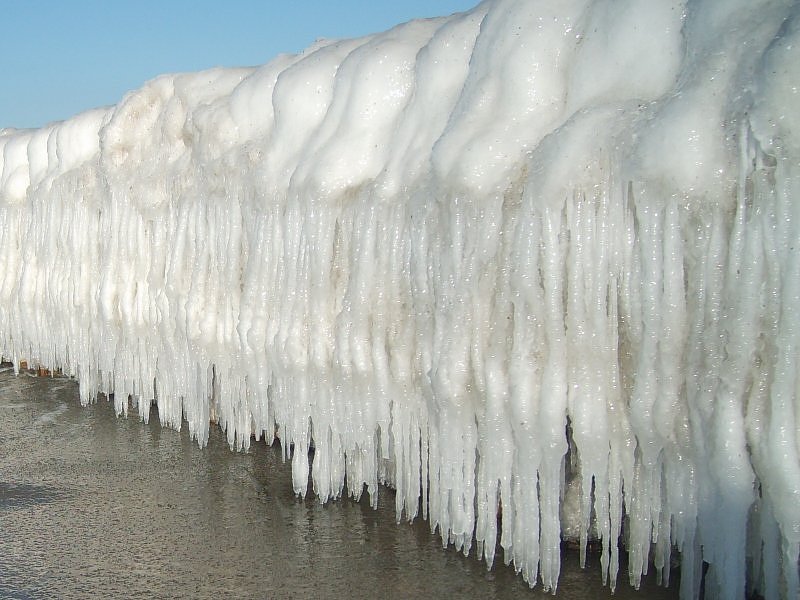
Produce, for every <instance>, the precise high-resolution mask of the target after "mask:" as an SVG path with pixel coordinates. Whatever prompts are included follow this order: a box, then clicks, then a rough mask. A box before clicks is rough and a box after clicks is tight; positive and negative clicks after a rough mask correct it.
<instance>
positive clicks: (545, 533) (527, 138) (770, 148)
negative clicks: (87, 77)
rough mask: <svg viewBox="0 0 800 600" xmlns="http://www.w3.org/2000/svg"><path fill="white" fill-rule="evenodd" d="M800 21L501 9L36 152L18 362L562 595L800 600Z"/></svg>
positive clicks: (1, 286) (162, 102) (35, 136)
mask: <svg viewBox="0 0 800 600" xmlns="http://www.w3.org/2000/svg"><path fill="white" fill-rule="evenodd" d="M799 26H800V8H799V7H798V5H797V4H796V3H792V2H780V1H760V2H759V1H748V2H743V1H737V0H728V1H725V2H719V1H715V0H706V1H695V2H666V1H665V2H658V3H653V2H647V1H638V2H637V1H633V0H629V1H614V2H612V1H594V2H581V1H567V2H543V1H522V0H517V1H511V0H508V1H501V0H497V1H487V2H484V3H482V4H480V5H479V6H478V7H476V8H475V9H474V10H473V11H470V12H468V13H464V14H460V15H455V16H452V17H449V18H443V19H434V20H427V21H418V22H412V23H408V24H405V25H401V26H398V27H397V28H395V29H393V30H390V31H388V32H386V33H383V34H378V35H375V36H372V37H368V38H362V39H357V40H345V41H320V42H318V43H317V44H316V45H315V46H313V47H311V48H309V49H308V50H307V51H306V52H304V53H302V54H300V55H297V56H281V57H278V58H276V59H275V60H274V61H273V62H271V63H269V64H267V65H265V66H263V67H260V68H256V69H238V70H225V71H221V70H217V71H208V72H203V73H197V74H189V75H169V76H164V77H161V78H159V79H156V80H154V81H152V82H150V83H148V84H147V85H145V86H144V87H143V88H142V89H140V90H137V91H135V92H132V93H131V94H129V95H128V96H126V97H125V98H124V99H123V100H122V101H121V102H120V103H119V104H118V105H117V106H114V107H111V108H107V109H98V110H95V111H90V112H87V113H84V114H82V115H79V116H77V117H75V118H74V119H71V120H69V121H66V122H64V123H59V124H54V125H51V126H49V127H46V128H43V129H40V130H37V131H8V130H6V131H4V132H3V133H2V134H1V135H0V147H1V148H2V163H1V164H0V168H1V169H2V175H1V176H0V336H2V339H0V346H1V348H0V350H2V354H3V355H4V356H7V357H11V358H15V359H20V358H27V359H29V360H31V361H34V362H40V363H42V364H44V365H46V366H50V367H61V368H62V369H64V371H65V372H66V373H68V374H70V375H75V376H77V377H78V379H79V381H80V384H81V398H82V400H83V401H84V402H89V401H91V400H92V399H93V398H94V397H95V396H96V394H97V393H98V392H105V393H111V392H113V393H114V395H115V406H116V409H117V411H119V412H127V410H128V402H127V400H126V399H127V398H128V396H131V397H132V398H133V400H134V405H135V406H137V407H138V410H139V414H140V415H141V417H142V418H144V419H147V418H148V415H149V413H150V405H151V401H152V400H155V402H156V403H157V407H158V414H159V419H160V421H161V422H162V423H166V424H169V425H172V426H173V427H176V428H177V427H180V426H181V423H182V417H184V416H185V418H186V420H187V422H188V427H189V433H190V434H191V436H193V437H195V438H196V439H197V440H198V441H199V442H200V444H201V445H203V444H205V443H206V441H207V439H208V435H209V433H208V432H209V428H208V427H209V426H208V423H209V419H210V418H215V419H217V420H218V421H219V423H220V425H221V427H222V428H223V430H224V431H225V432H226V434H227V439H228V442H229V443H230V445H231V446H232V447H235V448H239V449H246V448H248V447H249V444H250V439H251V435H253V434H255V435H256V436H262V435H264V436H265V437H266V438H267V440H268V441H269V440H272V437H273V434H274V432H275V431H276V428H277V431H278V435H279V437H280V439H281V442H282V447H283V448H284V451H285V452H287V453H288V452H290V449H291V448H294V453H293V457H292V479H293V487H294V490H295V491H296V492H297V493H300V494H303V493H305V490H306V483H307V481H308V477H309V474H310V477H311V480H312V482H313V490H314V492H315V494H316V495H317V496H318V497H319V498H320V500H322V501H325V500H327V499H329V498H335V497H338V496H340V495H341V494H343V493H345V492H347V493H349V494H351V495H352V496H354V497H359V496H360V495H361V493H362V491H363V490H364V489H365V488H366V490H367V492H368V494H369V496H370V499H371V500H372V502H375V501H377V498H378V496H377V493H378V492H377V489H378V487H377V486H378V484H379V483H381V482H385V483H388V484H390V485H391V486H393V487H394V488H395V489H396V490H397V494H396V496H395V498H396V504H395V509H396V514H397V517H398V519H399V518H403V517H406V518H413V517H414V516H416V514H417V509H418V506H421V507H422V512H423V516H424V518H426V519H427V520H428V521H429V523H430V525H431V527H433V528H436V529H438V530H439V532H440V534H441V536H442V539H443V541H444V542H450V543H452V544H454V545H455V546H456V547H457V548H459V549H462V550H463V551H464V552H469V551H471V550H473V545H475V546H477V548H476V549H475V550H476V552H477V553H478V554H480V555H482V556H483V557H484V558H485V559H486V561H487V562H488V563H489V564H491V563H492V561H493V560H494V551H495V547H496V544H495V542H496V540H497V538H498V536H499V537H500V544H501V546H502V548H503V551H502V559H503V560H505V561H507V562H511V563H513V565H514V566H515V568H516V569H518V570H519V571H521V572H522V575H523V577H524V578H525V579H526V580H527V581H528V582H530V583H531V584H534V583H536V582H537V581H538V582H540V583H541V585H542V587H543V588H545V589H555V588H556V585H557V582H558V575H559V571H560V557H561V554H560V541H561V538H562V536H563V537H568V538H573V539H576V540H579V542H580V544H581V546H582V547H585V545H586V543H587V540H588V538H590V537H596V538H598V539H600V540H601V542H602V546H603V554H602V560H601V568H600V570H601V572H602V575H603V577H604V578H607V580H608V582H609V584H610V585H611V586H613V585H614V583H615V581H616V577H617V572H618V566H619V564H618V563H619V555H618V550H617V548H618V545H617V542H618V540H619V539H621V540H622V541H623V543H624V544H625V545H626V546H627V548H628V550H629V552H630V561H629V565H628V577H629V579H630V581H631V582H632V583H633V584H634V585H637V584H638V582H639V580H640V577H641V574H642V573H643V571H644V570H645V569H646V568H647V564H648V557H650V558H651V559H652V560H653V562H654V564H655V568H656V569H657V571H658V572H659V574H660V576H661V577H662V578H664V579H667V578H668V576H669V568H670V565H671V560H670V554H671V552H672V551H673V550H677V551H679V552H680V555H681V564H682V571H681V575H682V576H681V593H682V595H683V597H684V598H691V597H696V596H697V595H698V594H699V591H700V586H701V574H702V563H703V562H706V563H708V564H709V568H708V573H707V574H706V578H705V589H706V594H707V596H706V597H723V598H735V597H742V596H743V595H744V594H745V592H746V590H747V589H748V588H749V589H755V590H758V591H759V592H760V593H761V594H763V595H764V596H766V597H769V598H772V597H786V598H796V597H797V595H798V593H800V592H799V589H798V588H799V587H800V586H798V554H799V553H800V459H798V455H799V454H800V452H799V451H798V449H799V447H798V444H799V443H800V437H799V430H800V406H799V405H798V403H799V402H800V400H799V399H798V398H800V394H799V393H798V388H799V386H800V382H799V381H798V378H797V367H798V336H799V335H800V331H798V327H799V326H800V317H799V316H798V310H800V302H799V299H800V257H798V253H800V214H798V213H800V202H797V201H796V197H797V194H798V190H800V139H798V135H797V132H798V126H800V125H799V124H798V120H800V111H798V109H797V106H798V92H797V83H798V81H800V39H798V38H799V37H800V33H799V32H798V27H799ZM312 443H313V446H314V450H315V453H314V461H313V464H310V463H309V461H308V450H309V448H310V446H311V445H312ZM420 500H421V502H420ZM500 510H502V526H501V527H500V528H499V530H498V523H499V522H498V519H497V515H498V512H499V511H500Z"/></svg>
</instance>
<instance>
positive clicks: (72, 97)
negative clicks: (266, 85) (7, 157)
mask: <svg viewBox="0 0 800 600" xmlns="http://www.w3.org/2000/svg"><path fill="white" fill-rule="evenodd" d="M477 3H478V0H403V1H400V2H384V1H382V0H340V1H337V2H334V1H332V0H329V1H327V2H324V1H321V0H304V1H298V2H291V1H284V2H270V1H266V0H263V1H261V2H259V1H257V0H224V1H223V0H214V1H213V2H212V1H209V0H0V22H1V23H2V28H1V29H0V77H2V84H1V85H0V128H3V127H20V128H21V127H39V126H42V125H44V124H46V123H48V122H50V121H58V120H62V119H66V118H68V117H70V116H72V115H74V114H76V113H79V112H81V111H83V110H87V109H89V108H94V107H97V106H105V105H109V104H115V103H116V102H117V101H119V100H120V98H122V96H123V95H124V94H125V92H127V91H128V90H131V89H134V88H137V87H139V86H141V84H142V83H144V82H145V81H147V80H148V79H152V78H153V77H155V76H156V75H159V74H161V73H170V72H177V71H198V70H201V69H205V68H210V67H216V66H245V65H258V64H263V63H265V62H268V61H269V60H270V59H271V58H272V57H274V56H275V55H277V54H279V53H281V52H298V51H300V50H302V49H303V48H305V47H306V46H308V45H309V44H310V43H311V42H313V41H314V40H315V39H317V38H320V37H324V38H342V37H355V36H360V35H365V34H368V33H373V32H376V31H383V30H385V29H388V28H389V27H392V26H393V25H396V24H398V23H401V22H404V21H408V20H409V19H412V18H417V17H432V16H439V15H447V14H451V13H453V12H459V11H463V10H467V9H469V8H471V7H472V6H474V5H476V4H477Z"/></svg>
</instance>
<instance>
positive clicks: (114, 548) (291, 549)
mask: <svg viewBox="0 0 800 600" xmlns="http://www.w3.org/2000/svg"><path fill="white" fill-rule="evenodd" d="M0 454H2V456H3V461H2V463H1V464H0V597H2V598H19V599H23V598H31V599H33V598H89V597H102V598H212V597H217V598H224V597H230V598H232V597H238V598H336V597H339V598H383V599H390V598H414V597H430V598H437V597H450V598H521V599H525V598H544V597H548V598H550V597H552V596H551V595H550V594H549V593H545V592H543V591H542V590H541V586H537V587H536V588H535V589H533V590H531V589H529V587H528V585H527V584H526V583H525V582H524V581H523V580H522V578H521V577H519V576H517V575H516V574H515V573H514V571H513V569H512V568H511V567H507V566H505V565H503V564H502V560H501V557H502V553H501V552H500V551H499V552H500V553H499V554H498V560H496V564H495V566H494V568H493V569H492V570H490V571H487V569H486V564H485V563H484V562H482V561H479V560H478V559H477V558H475V556H474V553H473V555H471V556H469V557H465V556H464V555H463V554H461V553H458V552H456V551H455V550H454V549H453V548H452V547H450V548H448V549H444V550H443V549H442V547H441V541H440V539H439V536H438V535H433V534H431V532H430V530H429V526H428V524H427V522H425V521H423V520H422V519H419V518H418V519H416V520H415V521H414V522H413V523H411V524H408V523H406V522H401V523H400V524H397V523H396V522H395V512H394V498H393V491H392V490H390V489H387V488H381V489H380V493H379V499H378V508H377V510H373V509H372V508H371V507H370V506H369V500H368V498H367V494H366V493H365V494H364V495H363V497H362V498H361V500H360V501H359V502H355V501H353V500H351V499H349V498H343V499H340V500H337V501H330V502H327V503H326V504H325V505H322V504H320V502H319V500H317V499H316V498H315V497H314V495H313V493H312V491H311V490H310V489H309V494H308V495H307V497H306V498H305V499H300V498H298V497H296V496H295V494H294V493H293V491H292V481H291V466H290V464H289V463H288V462H287V463H284V462H283V459H282V451H281V449H280V446H279V444H278V443H277V442H276V443H275V445H274V446H272V447H268V446H266V445H265V444H264V443H261V442H259V443H253V444H251V446H250V448H249V450H248V451H247V452H238V453H235V452H231V451H230V450H229V449H228V445H227V442H226V440H225V436H224V434H223V433H222V432H221V431H219V429H218V428H216V427H212V429H211V437H210V440H209V444H208V446H207V447H206V448H204V449H201V448H199V447H198V446H197V444H196V443H195V442H193V441H192V440H190V439H189V435H188V433H187V431H186V428H183V430H182V431H180V432H177V431H174V430H172V429H167V428H162V427H161V426H160V425H159V423H158V415H157V413H156V412H155V410H154V411H153V413H152V414H151V418H150V423H149V424H143V423H141V422H140V421H138V420H137V419H136V418H128V419H124V418H117V417H116V416H115V414H114V409H113V406H112V405H111V404H109V403H108V402H106V401H104V400H100V401H99V402H98V403H96V404H93V405H91V406H89V407H86V408H81V407H80V402H79V396H78V386H77V384H76V383H75V382H74V381H71V380H69V379H65V378H49V377H33V376H31V375H29V374H26V373H24V372H23V373H22V374H20V375H19V376H15V375H14V374H13V372H12V371H11V370H10V369H5V370H4V371H3V372H2V373H0ZM562 561H563V562H562V565H563V566H562V571H561V577H560V579H559V587H558V594H557V597H558V598H562V599H578V598H587V599H588V598H609V597H611V594H610V590H609V589H608V588H604V587H602V583H601V581H600V569H599V568H598V564H597V563H598V562H599V556H598V555H597V554H590V556H589V559H588V562H589V564H588V565H587V568H586V569H585V570H582V569H580V568H579V566H578V555H577V551H572V550H565V552H564V555H563V557H562ZM624 569H625V565H623V568H622V569H621V572H620V576H619V579H618V584H617V591H616V593H615V595H614V597H615V598H622V599H625V598H648V599H651V598H676V597H677V581H674V582H673V583H672V584H671V586H670V587H669V588H668V589H664V588H663V587H659V586H656V585H655V582H654V580H653V579H654V578H653V576H652V572H651V576H650V577H649V578H648V580H647V581H646V582H645V583H644V584H643V586H642V589H640V591H639V592H635V591H634V590H632V589H631V588H630V587H629V585H628V583H627V575H626V573H625V570H624ZM675 577H676V579H677V577H678V574H677V573H676V574H675Z"/></svg>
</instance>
